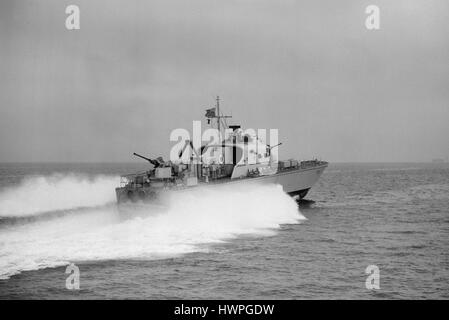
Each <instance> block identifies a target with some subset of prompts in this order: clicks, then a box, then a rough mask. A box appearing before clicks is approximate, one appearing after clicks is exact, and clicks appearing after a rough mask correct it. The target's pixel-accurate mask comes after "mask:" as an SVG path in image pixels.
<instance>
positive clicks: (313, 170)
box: [116, 163, 327, 203]
mask: <svg viewBox="0 0 449 320" xmlns="http://www.w3.org/2000/svg"><path fill="white" fill-rule="evenodd" d="M326 167H327V163H326V164H323V165H319V166H314V167H309V168H292V169H288V170H283V171H281V172H278V173H275V174H271V175H265V176H259V177H246V178H239V179H230V178H225V179H219V180H217V181H214V182H209V183H207V182H200V183H198V185H195V186H190V187H164V188H158V189H155V188H152V187H148V188H139V189H130V188H127V187H121V188H117V189H116V195H117V202H118V203H122V202H130V201H131V202H137V201H139V200H143V201H151V200H153V199H155V198H158V197H159V196H160V194H161V193H165V192H171V191H180V192H182V191H187V190H191V189H198V188H214V187H220V186H231V185H233V184H236V185H245V184H246V185H248V187H251V185H252V184H279V185H281V186H282V188H283V190H284V192H286V193H288V194H289V195H290V196H297V197H299V199H302V198H304V197H305V196H306V195H307V193H308V191H309V190H310V188H312V186H313V185H314V184H315V183H316V182H317V181H318V179H319V178H320V176H321V175H322V173H323V171H324V169H326ZM131 194H132V195H131Z"/></svg>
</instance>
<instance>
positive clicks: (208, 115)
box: [206, 108, 215, 118]
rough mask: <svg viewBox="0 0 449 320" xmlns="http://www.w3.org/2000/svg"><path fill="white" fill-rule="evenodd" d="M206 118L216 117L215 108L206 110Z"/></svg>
mask: <svg viewBox="0 0 449 320" xmlns="http://www.w3.org/2000/svg"><path fill="white" fill-rule="evenodd" d="M206 118H215V108H211V109H207V110H206Z"/></svg>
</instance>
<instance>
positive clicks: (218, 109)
mask: <svg viewBox="0 0 449 320" xmlns="http://www.w3.org/2000/svg"><path fill="white" fill-rule="evenodd" d="M216 109H217V125H218V132H220V134H221V130H220V122H221V119H220V97H219V96H217V105H216Z"/></svg>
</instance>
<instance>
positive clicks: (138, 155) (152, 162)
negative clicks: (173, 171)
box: [133, 152, 161, 168]
mask: <svg viewBox="0 0 449 320" xmlns="http://www.w3.org/2000/svg"><path fill="white" fill-rule="evenodd" d="M133 154H134V155H135V156H136V157H139V158H142V159H144V160H147V161H148V162H149V163H151V164H152V165H153V166H154V167H155V168H157V167H160V166H161V163H160V162H159V161H157V160H153V159H150V158H147V157H144V156H142V155H140V154H138V153H135V152H134V153H133Z"/></svg>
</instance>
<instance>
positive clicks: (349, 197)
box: [0, 163, 449, 299]
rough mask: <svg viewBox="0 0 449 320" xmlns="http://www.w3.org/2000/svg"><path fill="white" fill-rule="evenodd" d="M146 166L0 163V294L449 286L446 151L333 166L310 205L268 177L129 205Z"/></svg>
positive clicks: (400, 291)
mask: <svg viewBox="0 0 449 320" xmlns="http://www.w3.org/2000/svg"><path fill="white" fill-rule="evenodd" d="M145 167H146V166H145V164H140V163H139V164H73V163H72V164H56V163H52V164H39V163H34V164H0V298H1V299H20V298H27V299H112V298H113V299H405V298H410V299H448V298H449V164H448V163H442V164H431V163H429V164H416V163H391V164H389V163H383V164H349V163H347V164H330V166H329V168H328V169H327V170H326V171H325V172H324V174H323V176H322V177H321V179H320V180H319V182H318V183H317V184H316V185H315V186H314V188H313V189H312V190H311V192H310V193H309V194H308V195H307V197H306V198H307V199H309V200H313V201H314V202H312V201H309V202H303V203H300V204H299V205H298V204H297V203H296V202H295V201H294V200H292V199H291V198H290V197H288V196H287V195H285V194H284V193H283V192H282V190H281V188H279V186H261V187H257V188H255V189H252V190H245V189H241V188H240V189H239V188H224V189H220V190H219V191H217V190H210V191H207V192H201V193H200V192H197V191H193V192H190V193H186V194H182V195H177V196H173V197H170V198H169V199H166V201H164V202H163V203H156V204H151V205H141V206H135V207H130V208H125V209H124V210H118V209H117V207H116V205H115V194H114V188H115V186H116V185H118V183H119V181H120V179H119V175H120V174H122V173H128V172H132V171H135V170H143V169H145ZM70 263H74V264H75V265H76V266H77V267H78V268H79V271H80V289H79V290H69V289H67V288H66V279H67V277H68V276H69V274H66V273H65V272H66V267H67V265H69V264H70ZM370 265H375V266H377V267H378V268H379V271H380V289H378V290H368V289H367V288H366V286H365V282H366V279H367V277H368V275H367V274H366V273H365V270H366V268H367V267H368V266H370Z"/></svg>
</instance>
